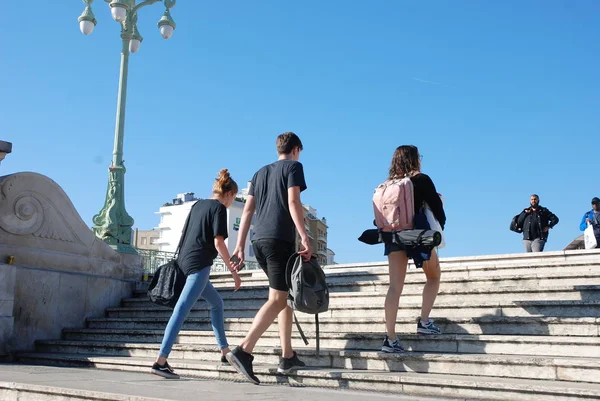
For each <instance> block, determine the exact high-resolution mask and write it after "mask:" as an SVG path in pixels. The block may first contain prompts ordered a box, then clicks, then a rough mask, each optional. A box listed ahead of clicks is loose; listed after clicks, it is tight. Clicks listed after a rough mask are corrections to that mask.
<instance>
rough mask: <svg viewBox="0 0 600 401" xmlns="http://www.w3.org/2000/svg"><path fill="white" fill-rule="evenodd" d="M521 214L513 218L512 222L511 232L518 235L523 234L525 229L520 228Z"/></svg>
mask: <svg viewBox="0 0 600 401" xmlns="http://www.w3.org/2000/svg"><path fill="white" fill-rule="evenodd" d="M520 215H521V214H520V213H519V214H518V215H516V216H515V217H513V218H512V220H511V222H510V227H509V229H510V231H514V232H516V233H522V232H523V227H519V216H520Z"/></svg>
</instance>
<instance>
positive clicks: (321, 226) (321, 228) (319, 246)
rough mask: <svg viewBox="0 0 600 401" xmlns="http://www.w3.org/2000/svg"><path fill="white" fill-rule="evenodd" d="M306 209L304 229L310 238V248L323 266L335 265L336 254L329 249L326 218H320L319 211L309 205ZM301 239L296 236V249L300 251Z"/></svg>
mask: <svg viewBox="0 0 600 401" xmlns="http://www.w3.org/2000/svg"><path fill="white" fill-rule="evenodd" d="M302 206H303V207H304V228H306V232H307V234H308V237H309V238H310V246H311V247H312V250H313V253H314V254H315V256H316V257H317V260H318V262H319V264H320V265H321V266H325V265H328V264H335V261H334V258H333V256H334V255H335V253H334V252H333V251H331V250H330V249H329V252H328V248H327V229H328V228H329V227H328V226H327V220H326V219H325V217H322V218H319V217H318V216H317V210H316V209H315V208H313V207H311V206H309V205H302ZM301 247H302V246H301V244H300V237H299V236H296V248H297V249H300V248H301Z"/></svg>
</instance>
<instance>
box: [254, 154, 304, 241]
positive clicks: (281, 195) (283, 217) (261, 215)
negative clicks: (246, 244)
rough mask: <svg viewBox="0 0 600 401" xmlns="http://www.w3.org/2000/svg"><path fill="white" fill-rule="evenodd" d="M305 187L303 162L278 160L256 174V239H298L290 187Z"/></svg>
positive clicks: (302, 189) (301, 188) (302, 188)
mask: <svg viewBox="0 0 600 401" xmlns="http://www.w3.org/2000/svg"><path fill="white" fill-rule="evenodd" d="M292 187H300V191H301V192H302V191H304V190H305V189H306V182H305V180H304V168H303V167H302V163H300V162H297V161H293V160H278V161H276V162H275V163H273V164H269V165H267V166H264V167H263V168H261V169H260V170H258V171H257V172H256V174H254V177H252V181H251V183H250V190H249V191H248V194H249V195H252V196H254V198H255V200H256V220H255V222H254V240H259V239H266V238H270V239H278V240H282V241H286V242H289V243H292V244H295V243H296V226H295V225H294V220H292V215H291V214H290V207H289V206H288V189H289V188H292Z"/></svg>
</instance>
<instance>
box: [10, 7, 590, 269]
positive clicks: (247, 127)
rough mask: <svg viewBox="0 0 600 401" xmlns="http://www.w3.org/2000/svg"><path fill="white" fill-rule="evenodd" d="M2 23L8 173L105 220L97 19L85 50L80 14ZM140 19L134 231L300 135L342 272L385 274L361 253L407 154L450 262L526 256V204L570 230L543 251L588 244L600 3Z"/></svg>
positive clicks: (107, 107) (106, 88)
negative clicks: (41, 178) (443, 217)
mask: <svg viewBox="0 0 600 401" xmlns="http://www.w3.org/2000/svg"><path fill="white" fill-rule="evenodd" d="M31 4H32V3H31V2H21V1H13V2H7V3H6V4H4V5H3V11H4V14H5V15H10V16H12V17H11V18H5V21H4V22H3V24H4V32H5V36H4V39H3V40H2V41H0V51H1V54H2V55H3V57H2V61H1V62H0V72H1V74H0V87H1V88H2V93H3V96H2V97H0V124H1V125H0V127H1V132H2V134H1V137H0V139H3V140H8V141H11V142H13V146H14V153H13V154H11V155H10V156H8V157H7V159H6V160H5V161H4V162H3V164H2V166H1V167H0V168H1V169H2V171H1V173H2V174H9V173H12V172H18V171H35V172H39V173H42V174H45V175H47V176H49V177H51V178H52V179H54V180H55V181H56V182H57V183H59V184H60V185H61V186H62V187H63V188H64V190H65V191H66V193H67V194H68V195H69V196H70V197H71V199H72V201H73V203H74V204H75V206H76V208H77V209H78V210H79V212H80V213H81V215H82V217H83V219H84V220H85V221H86V222H89V223H90V225H91V219H92V216H93V215H94V214H95V213H97V212H98V211H99V210H100V209H101V208H102V205H103V202H104V196H105V191H106V185H107V179H108V178H107V168H108V165H109V164H110V160H111V154H112V147H113V135H114V123H115V109H116V94H117V83H118V82H117V81H118V73H119V57H120V56H119V51H120V38H119V27H118V25H117V23H115V22H114V21H112V19H111V18H110V12H109V9H108V6H107V4H106V3H104V2H103V1H96V2H95V3H94V8H93V9H94V12H95V14H96V18H97V20H98V25H97V26H96V29H95V31H94V32H93V34H92V35H90V36H84V35H82V34H81V33H80V32H79V29H78V23H77V17H78V16H79V15H80V13H81V12H82V11H83V8H84V5H83V3H82V2H80V1H59V2H56V1H54V2H47V1H38V2H36V6H35V7H33V6H31ZM163 11H164V8H163V7H162V6H161V5H160V4H156V5H153V6H150V7H147V8H145V9H143V10H142V11H141V13H140V22H139V24H138V26H139V29H140V31H141V33H142V35H143V36H144V42H143V43H142V46H141V49H140V51H139V53H137V54H135V55H132V57H131V60H130V68H129V70H130V75H129V93H128V108H127V122H126V134H125V155H124V159H125V163H126V166H127V169H128V170H127V174H126V203H127V210H128V211H129V213H130V214H131V215H132V216H133V217H134V219H135V220H136V224H135V226H136V227H139V228H151V227H153V226H156V225H157V223H158V219H157V216H156V215H155V214H154V212H155V211H157V210H158V208H159V207H160V206H161V205H162V204H163V203H165V202H167V201H169V200H171V199H172V198H173V197H174V196H175V194H177V193H181V192H185V191H193V192H196V194H197V195H199V196H208V195H209V194H210V189H211V186H212V180H213V179H214V177H215V176H216V173H217V171H218V170H219V169H220V168H223V167H227V168H229V169H230V170H231V172H232V175H233V177H234V178H235V179H236V180H238V182H240V183H243V182H245V181H246V180H248V179H249V178H251V177H252V174H253V173H254V171H255V170H256V169H257V168H259V167H261V166H262V165H264V164H266V163H268V162H270V161H272V160H274V159H275V158H276V154H275V148H274V141H275V137H276V136H277V134H279V133H281V132H284V131H294V132H296V133H297V134H298V135H300V137H301V139H302V140H303V142H304V144H305V151H304V152H303V154H302V157H301V161H302V162H303V164H304V166H305V172H306V178H307V182H308V187H309V189H308V190H307V191H306V192H304V193H303V201H304V202H306V203H309V204H310V205H312V206H313V207H315V208H316V209H317V210H318V213H319V215H321V216H325V217H326V218H327V220H328V223H329V226H330V228H329V236H328V237H329V246H330V247H331V248H332V249H333V250H334V251H335V252H336V253H337V261H338V262H363V261H377V260H383V259H384V257H383V249H382V248H381V247H379V246H374V247H371V246H367V245H363V244H361V243H359V242H358V241H357V240H356V238H357V237H358V236H359V234H360V233H361V232H362V231H363V230H364V229H366V228H370V225H371V221H372V218H373V217H372V206H371V197H372V193H373V189H374V187H375V186H376V185H377V184H378V183H379V182H381V181H383V180H384V179H385V177H386V172H387V168H388V166H389V162H390V158H391V155H392V153H393V150H394V149H395V147H396V146H399V145H402V144H415V145H417V146H419V148H420V150H421V152H422V154H423V156H424V158H423V171H424V172H425V173H427V174H429V175H430V176H431V177H432V179H433V180H434V182H435V183H436V185H437V187H438V190H439V192H441V193H442V194H443V195H444V198H445V201H446V212H447V215H448V223H447V231H446V242H447V247H446V248H445V249H444V250H442V252H441V255H442V256H462V255H481V254H494V253H508V252H521V251H522V245H521V240H520V237H519V235H517V234H514V233H512V232H510V231H508V225H509V223H510V220H511V218H512V216H513V215H515V214H516V213H517V212H519V211H520V210H522V209H523V208H524V207H526V206H527V204H528V199H529V195H530V194H531V193H533V192H535V193H538V194H539V195H540V197H541V203H542V205H544V206H546V207H548V208H549V209H550V210H552V211H553V212H554V213H556V214H557V215H558V216H559V218H560V220H561V221H560V223H559V225H558V226H557V227H556V228H555V229H554V230H553V231H552V232H551V236H550V240H549V243H548V245H547V249H548V250H558V249H562V248H563V247H564V246H565V245H566V244H567V243H568V242H569V241H570V240H571V239H573V238H574V237H575V236H577V235H579V231H578V224H579V221H580V219H581V216H582V214H583V213H584V212H585V211H586V210H588V209H589V208H590V200H591V198H592V197H593V196H600V188H599V186H598V183H597V178H596V175H597V170H598V167H597V166H598V151H597V149H598V144H597V140H596V139H597V135H598V133H599V128H600V120H599V110H600V52H599V46H600V24H599V19H600V2H597V1H593V0H579V1H555V0H543V1H541V0H540V1H509V0H506V1H495V2H492V1H458V0H457V1H431V2H427V3H423V2H408V1H401V0H387V1H383V0H373V1H353V2H349V1H338V0H328V1H317V0H307V1H303V2H291V1H278V0H268V1H267V0H256V1H252V2H250V1H242V0H238V1H200V0H187V1H186V0H180V1H178V4H177V6H176V7H175V8H173V9H172V15H173V18H174V19H175V21H176V22H177V29H176V30H175V34H174V35H173V37H172V38H171V39H170V40H163V39H162V38H161V37H160V35H159V33H158V29H157V28H156V23H157V21H158V19H159V18H160V16H161V15H162V12H163Z"/></svg>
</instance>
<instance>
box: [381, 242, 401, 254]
mask: <svg viewBox="0 0 600 401" xmlns="http://www.w3.org/2000/svg"><path fill="white" fill-rule="evenodd" d="M399 251H405V252H406V248H405V247H404V245H402V244H394V243H388V242H386V243H385V244H384V250H383V256H388V255H389V254H390V253H392V252H399Z"/></svg>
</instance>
